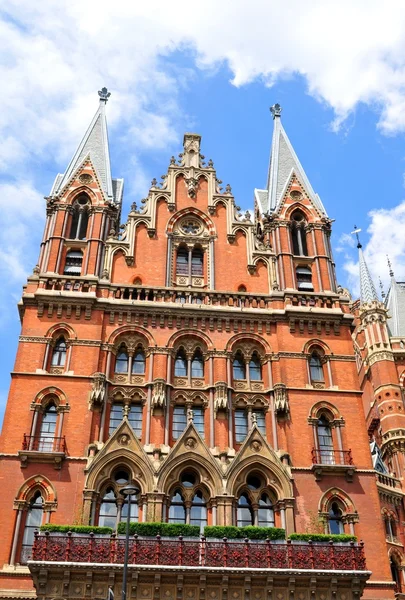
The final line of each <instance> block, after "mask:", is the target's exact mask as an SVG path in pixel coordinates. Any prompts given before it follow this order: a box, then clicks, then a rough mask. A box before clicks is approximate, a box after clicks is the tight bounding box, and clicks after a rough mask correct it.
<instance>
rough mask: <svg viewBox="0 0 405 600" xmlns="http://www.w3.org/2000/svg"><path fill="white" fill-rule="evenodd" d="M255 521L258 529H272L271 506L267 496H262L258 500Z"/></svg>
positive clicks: (272, 514) (272, 515)
mask: <svg viewBox="0 0 405 600" xmlns="http://www.w3.org/2000/svg"><path fill="white" fill-rule="evenodd" d="M257 521H258V526H259V527H274V512H273V506H272V504H271V500H270V498H269V497H268V495H267V494H262V496H261V498H260V500H259V508H258V510H257Z"/></svg>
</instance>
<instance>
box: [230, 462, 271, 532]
mask: <svg viewBox="0 0 405 600" xmlns="http://www.w3.org/2000/svg"><path fill="white" fill-rule="evenodd" d="M236 524H237V526H238V527H246V526H248V525H255V526H258V527H274V524H275V520H274V507H273V502H272V500H271V497H270V494H269V491H268V490H267V488H266V483H265V481H264V480H263V478H262V477H261V475H260V474H256V473H252V474H250V475H248V476H247V478H246V482H245V485H244V487H243V488H242V490H241V491H240V493H239V496H238V499H237V502H236Z"/></svg>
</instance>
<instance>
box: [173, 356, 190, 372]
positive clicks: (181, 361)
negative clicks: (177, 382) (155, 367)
mask: <svg viewBox="0 0 405 600" xmlns="http://www.w3.org/2000/svg"><path fill="white" fill-rule="evenodd" d="M187 374H188V372H187V358H186V354H185V352H184V350H183V349H181V350H179V351H178V352H177V354H176V358H175V361H174V376H175V377H187Z"/></svg>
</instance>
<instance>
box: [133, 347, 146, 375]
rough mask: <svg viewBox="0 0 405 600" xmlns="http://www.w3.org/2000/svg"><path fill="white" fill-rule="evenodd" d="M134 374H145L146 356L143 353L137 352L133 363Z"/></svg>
mask: <svg viewBox="0 0 405 600" xmlns="http://www.w3.org/2000/svg"><path fill="white" fill-rule="evenodd" d="M132 373H137V374H140V375H142V374H143V373H145V355H144V353H143V352H136V353H135V356H134V358H133V361H132Z"/></svg>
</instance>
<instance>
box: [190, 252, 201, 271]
mask: <svg viewBox="0 0 405 600" xmlns="http://www.w3.org/2000/svg"><path fill="white" fill-rule="evenodd" d="M191 274H192V275H197V276H202V275H203V253H202V250H200V249H199V248H195V249H194V250H193V252H192V255H191Z"/></svg>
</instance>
